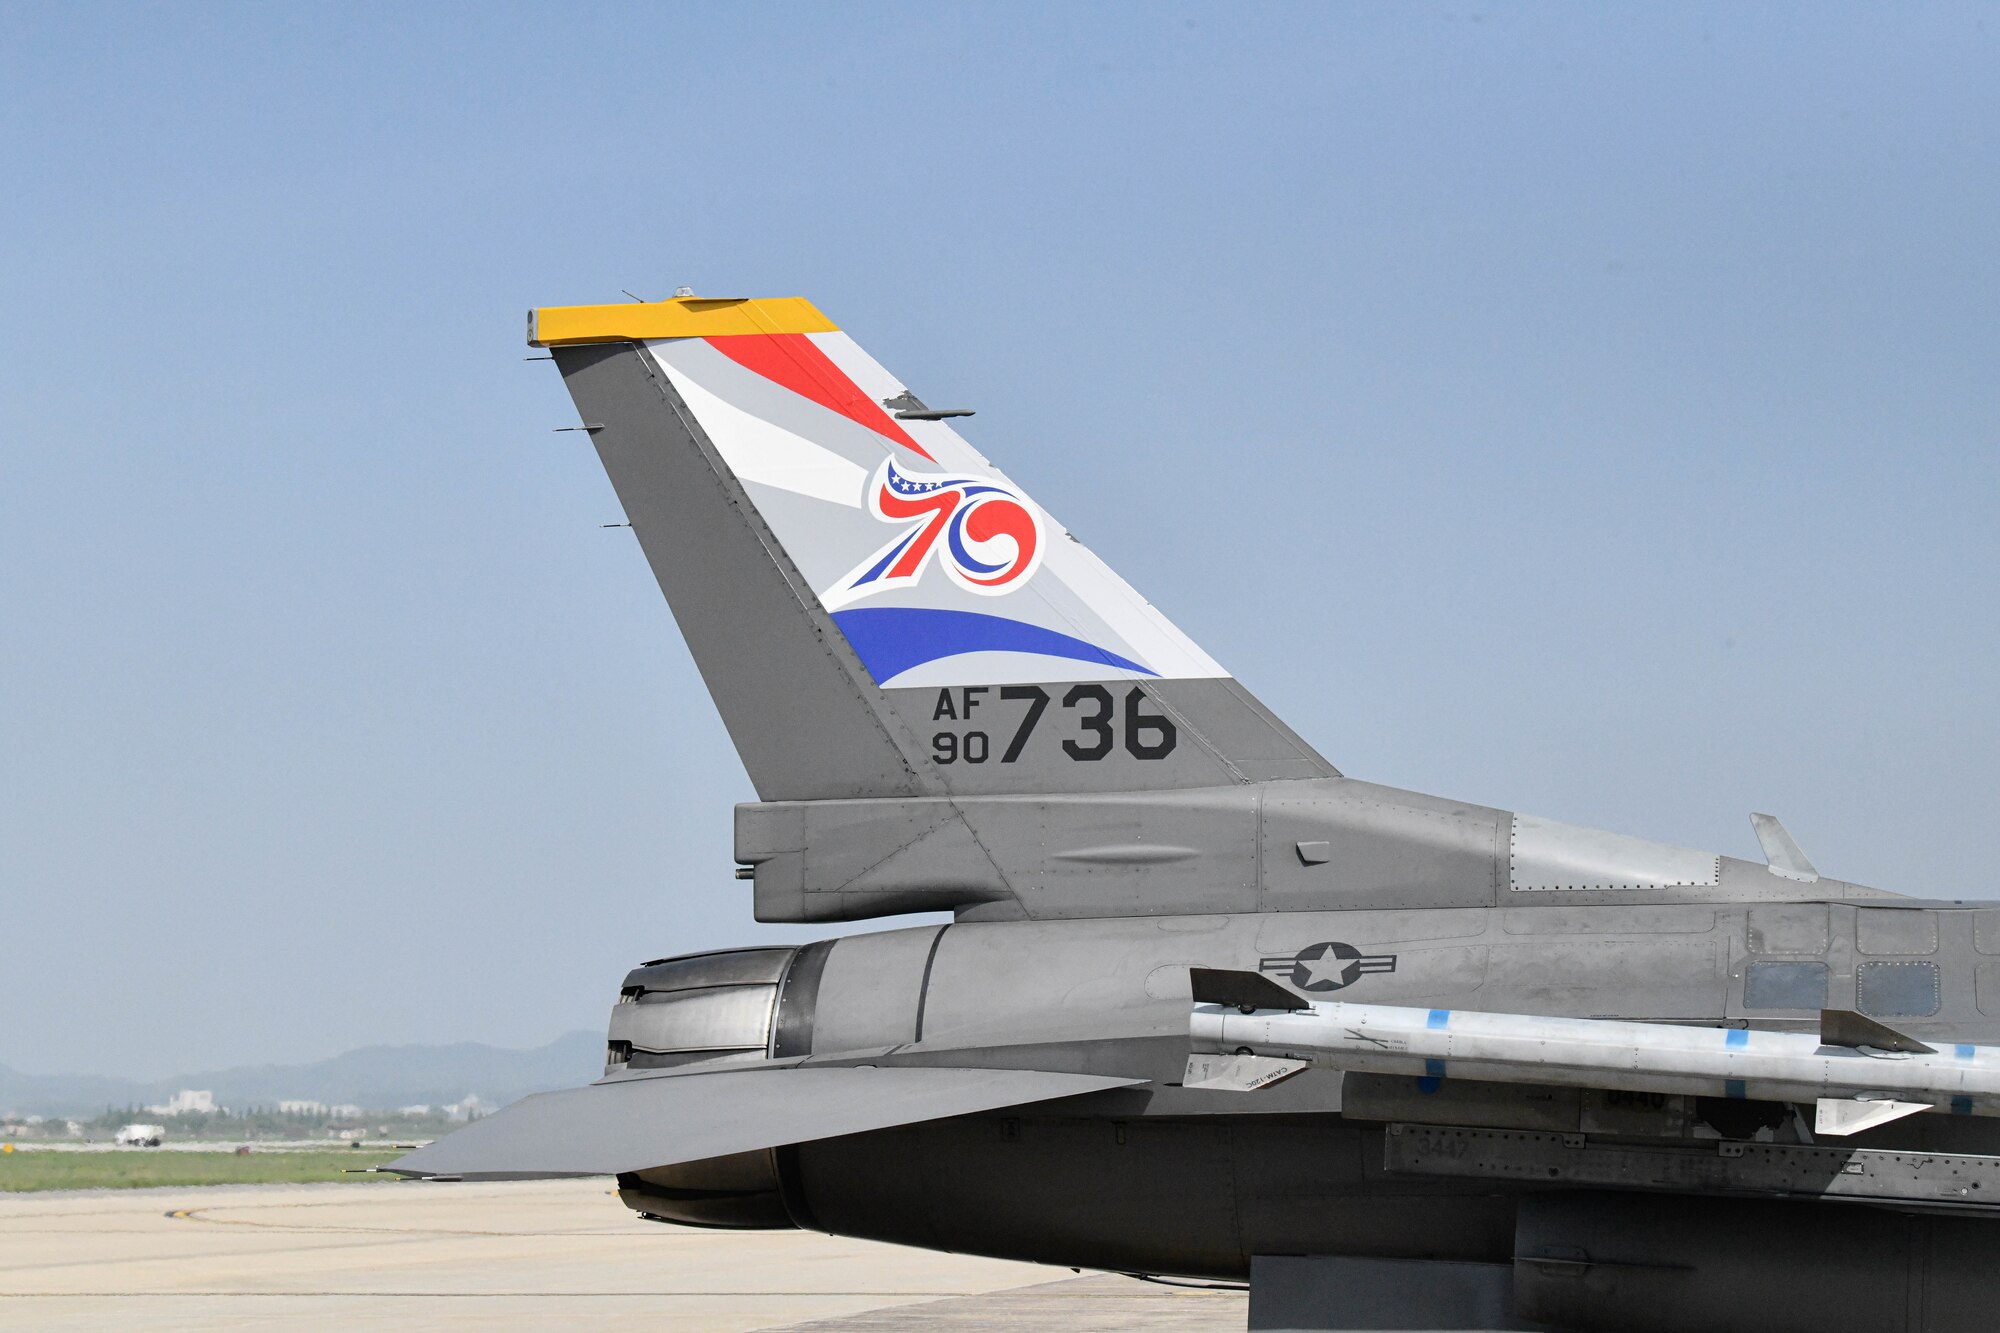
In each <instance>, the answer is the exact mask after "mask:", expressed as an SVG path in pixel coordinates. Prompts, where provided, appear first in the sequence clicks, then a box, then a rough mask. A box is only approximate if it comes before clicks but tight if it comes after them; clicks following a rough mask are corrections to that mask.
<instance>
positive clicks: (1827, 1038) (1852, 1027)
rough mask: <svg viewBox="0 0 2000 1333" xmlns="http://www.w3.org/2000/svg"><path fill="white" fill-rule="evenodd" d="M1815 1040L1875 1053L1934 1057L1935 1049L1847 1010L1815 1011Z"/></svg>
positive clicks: (1887, 1026)
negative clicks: (1888, 1052)
mask: <svg viewBox="0 0 2000 1333" xmlns="http://www.w3.org/2000/svg"><path fill="white" fill-rule="evenodd" d="M1819 1039H1820V1043H1821V1044H1822V1045H1825V1046H1854V1047H1860V1046H1872V1047H1874V1048H1875V1049H1876V1050H1878V1051H1907V1052H1909V1053H1910V1054H1911V1055H1936V1054H1937V1047H1935V1046H1926V1045H1924V1044H1923V1043H1922V1042H1920V1041H1918V1040H1917V1039H1916V1038H1915V1037H1906V1036H1904V1035H1903V1034H1902V1033H1900V1032H1898V1031H1896V1029H1894V1028H1892V1027H1890V1026H1889V1025H1888V1024H1887V1023H1878V1022H1876V1021H1875V1020H1874V1019H1872V1018H1870V1017H1868V1016H1867V1015H1866V1014H1857V1013H1855V1012H1854V1011H1853V1010H1851V1009H1822V1010H1820V1011H1819Z"/></svg>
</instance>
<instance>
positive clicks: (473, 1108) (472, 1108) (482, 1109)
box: [444, 1092, 495, 1120]
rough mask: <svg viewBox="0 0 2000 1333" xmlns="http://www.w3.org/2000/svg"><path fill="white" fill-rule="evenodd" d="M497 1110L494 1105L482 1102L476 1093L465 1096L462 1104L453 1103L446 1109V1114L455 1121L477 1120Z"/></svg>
mask: <svg viewBox="0 0 2000 1333" xmlns="http://www.w3.org/2000/svg"><path fill="white" fill-rule="evenodd" d="M494 1109H495V1107H494V1105H493V1103H491V1102H488V1101H483V1100H481V1098H480V1096H479V1094H478V1093H476V1092H468V1093H466V1094H465V1100H464V1101H462V1102H453V1103H452V1104H451V1105H449V1106H447V1107H445V1108H444V1113H445V1114H446V1115H447V1116H449V1117H450V1118H451V1119H453V1120H477V1119H479V1117H480V1116H483V1115H488V1114H490V1113H491V1112H492V1111H493V1110H494Z"/></svg>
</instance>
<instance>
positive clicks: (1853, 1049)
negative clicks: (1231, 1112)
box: [1184, 968, 2000, 1135]
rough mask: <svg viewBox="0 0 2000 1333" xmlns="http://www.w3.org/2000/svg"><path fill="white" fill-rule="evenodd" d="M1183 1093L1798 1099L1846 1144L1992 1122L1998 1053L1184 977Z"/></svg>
mask: <svg viewBox="0 0 2000 1333" xmlns="http://www.w3.org/2000/svg"><path fill="white" fill-rule="evenodd" d="M1192 972H1193V974H1194V975H1193V991H1194V998H1195V1005H1194V1009H1193V1012H1192V1015H1191V1017H1190V1019H1189V1036H1190V1039H1191V1049H1192V1054H1191V1055H1190V1057H1189V1060H1188V1068H1187V1073H1186V1076H1185V1079H1184V1083H1185V1086H1187V1087H1208V1088H1222V1089H1232V1090H1238V1091H1251V1090H1254V1089H1255V1088H1259V1087H1268V1086H1270V1085H1271V1084H1272V1083H1274V1082H1277V1081H1278V1080H1279V1079H1281V1078H1286V1077H1289V1076H1290V1075H1291V1074H1294V1073H1297V1072H1299V1071H1301V1070H1304V1069H1307V1068H1310V1067H1312V1066H1321V1067H1325V1068H1332V1069H1341V1070H1353V1071H1356V1072H1361V1073H1374V1074H1405V1075H1415V1076H1417V1077H1419V1078H1432V1079H1442V1078H1462V1079H1471V1080H1475V1081H1480V1082H1503V1083H1537V1084H1552V1085H1557V1086H1562V1087H1582V1088H1604V1089H1611V1090H1616V1091H1631V1092H1664V1093H1679V1094H1685V1095H1691V1096H1699V1097H1728V1098H1747V1099H1751V1100H1756V1101H1773V1102H1813V1103H1815V1106H1816V1115H1815V1121H1816V1126H1815V1127H1816V1129H1817V1131H1818V1132H1820V1133H1823V1134H1831V1135H1842V1134H1852V1133H1856V1132H1858V1131H1860V1130H1863V1129H1868V1128H1872V1127H1873V1126H1875V1125H1879V1124H1883V1123H1886V1122H1887V1121H1890V1120H1894V1119H1898V1118H1900V1117H1902V1116H1905V1115H1911V1114H1914V1113H1916V1112H1919V1111H1931V1110H1943V1111H1946V1112H1948V1113H1950V1114H1954V1115H1978V1116H2000V1047H1992V1046H1977V1045H1972V1044H1969V1043H1963V1042H1961V1043H1956V1044H1953V1045H1949V1046H1946V1047H1944V1048H1943V1049H1938V1048H1934V1047H1931V1046H1926V1045H1924V1044H1923V1043H1922V1042H1919V1041H1916V1040H1914V1039H1912V1038H1910V1037H1906V1036H1904V1035H1903V1034H1902V1033H1900V1032H1897V1031H1896V1030H1895V1029H1893V1028H1890V1027H1887V1026H1885V1025H1884V1024H1881V1023H1878V1022H1876V1021H1874V1020H1873V1019H1870V1018H1866V1017H1864V1016H1863V1015H1860V1014H1854V1013H1848V1012H1845V1011H1839V1010H1828V1011H1826V1012H1824V1013H1823V1014H1822V1015H1821V1020H1822V1021H1821V1032H1820V1033H1819V1034H1818V1035H1814V1034H1812V1033H1806V1032H1766V1031H1755V1030H1752V1029H1749V1028H1715V1027H1691V1026H1680V1025H1674V1024H1666V1023H1633V1022H1624V1021H1617V1020H1611V1019H1597V1018H1554V1017H1550V1016H1547V1015H1543V1014H1489V1013H1477V1012H1473V1011H1470V1010H1463V1009H1416V1008H1405V1007H1401V1006H1396V1005H1383V1004H1349V1003H1339V1002H1318V1003H1314V1002H1308V1001H1306V1000H1303V999H1300V998H1299V997H1297V996H1295V995H1293V994H1292V993H1291V992H1290V991H1287V990H1285V989H1284V988H1283V987H1281V986H1279V985H1278V984H1277V983H1276V982H1274V981H1272V980H1270V979H1269V978H1268V977H1264V976H1261V975H1258V974H1256V973H1249V972H1223V971H1216V970H1212V969H1207V968H1194V969H1192Z"/></svg>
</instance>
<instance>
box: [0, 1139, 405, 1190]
mask: <svg viewBox="0 0 2000 1333" xmlns="http://www.w3.org/2000/svg"><path fill="white" fill-rule="evenodd" d="M402 1155H403V1154H402V1153H401V1152H399V1151H394V1150H389V1151H382V1152H377V1151H372V1150H370V1149H366V1148H361V1149H355V1148H346V1149H326V1150H323V1151H313V1152H252V1153H250V1154H248V1155H247V1156H243V1157H238V1156H237V1155H236V1154H235V1153H234V1152H233V1151H223V1152H147V1151H145V1150H143V1149H135V1150H126V1151H121V1152H36V1151H34V1150H32V1149H28V1150H23V1151H16V1152H11V1153H0V1193H8V1192H18V1191H22V1190H101V1189H139V1188H142V1187H144V1186H148V1185H296V1184H303V1183H306V1182H309V1181H315V1180H345V1181H365V1180H395V1179H397V1177H395V1176H387V1175H378V1176H350V1175H344V1174H342V1173H343V1172H345V1171H350V1170H353V1169H355V1168H357V1167H364V1166H380V1165H382V1164H383V1163H384V1162H393V1161H394V1160H396V1158H398V1157H401V1156H402Z"/></svg>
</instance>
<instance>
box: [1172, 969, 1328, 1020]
mask: <svg viewBox="0 0 2000 1333" xmlns="http://www.w3.org/2000/svg"><path fill="white" fill-rule="evenodd" d="M1188 988H1189V989H1190V990H1192V991H1193V992H1194V1002H1195V1003H1196V1004H1226V1005H1228V1006H1229V1007H1230V1008H1232V1009H1241V1010H1242V1011H1243V1012H1244V1013H1246V1014H1247V1013H1250V1012H1251V1011H1253V1010H1257V1009H1275V1010H1278V1011H1279V1012H1281V1013H1296V1012H1298V1011H1299V1010H1301V1009H1310V1008H1312V1004H1311V1003H1310V1002H1309V1001H1306V1000H1302V999H1300V998H1299V997H1298V996H1296V995H1294V994H1292V993H1291V992H1290V991H1288V990H1286V989H1285V988H1284V987H1283V986H1280V985H1279V984H1278V983H1277V982H1275V981H1273V980H1271V979H1270V978H1269V977H1267V976H1265V975H1264V974H1263V973H1261V972H1231V971H1228V970H1227V969H1224V968H1219V967H1191V968H1189V969H1188Z"/></svg>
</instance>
